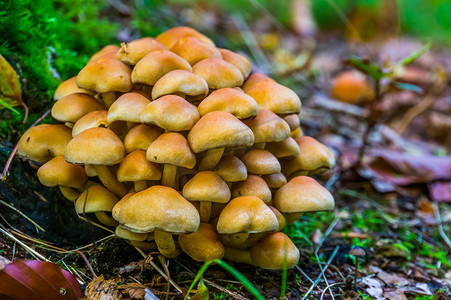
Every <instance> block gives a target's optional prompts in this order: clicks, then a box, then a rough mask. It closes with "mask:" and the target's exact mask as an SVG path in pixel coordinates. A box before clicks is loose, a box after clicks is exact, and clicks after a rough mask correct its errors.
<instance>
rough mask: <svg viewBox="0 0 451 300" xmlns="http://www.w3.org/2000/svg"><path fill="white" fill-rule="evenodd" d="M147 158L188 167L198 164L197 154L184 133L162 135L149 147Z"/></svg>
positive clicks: (160, 162) (161, 162) (156, 161)
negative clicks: (192, 149)
mask: <svg viewBox="0 0 451 300" xmlns="http://www.w3.org/2000/svg"><path fill="white" fill-rule="evenodd" d="M147 160H149V161H152V162H155V163H159V164H170V165H176V166H179V167H184V168H188V169H192V168H194V166H195V165H196V156H195V155H194V153H193V151H191V148H190V147H189V145H188V141H187V140H186V139H185V137H184V136H183V135H181V134H180V133H176V132H167V133H163V134H162V135H160V136H159V137H158V138H157V139H156V140H155V141H154V142H153V143H152V144H151V145H150V146H149V148H148V149H147Z"/></svg>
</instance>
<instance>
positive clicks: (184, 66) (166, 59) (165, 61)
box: [132, 50, 192, 85]
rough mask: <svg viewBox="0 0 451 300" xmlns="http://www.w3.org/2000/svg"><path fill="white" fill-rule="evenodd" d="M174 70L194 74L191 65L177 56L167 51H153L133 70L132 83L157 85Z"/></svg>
mask: <svg viewBox="0 0 451 300" xmlns="http://www.w3.org/2000/svg"><path fill="white" fill-rule="evenodd" d="M173 70H186V71H190V72H192V68H191V65H190V64H189V63H188V62H187V61H186V60H184V59H183V58H181V57H180V56H178V55H177V54H175V53H172V52H170V51H167V50H163V51H161V50H156V51H152V52H150V53H149V54H147V55H146V56H144V57H143V58H142V59H141V60H140V61H139V62H138V63H137V64H136V66H135V67H134V68H133V71H132V82H133V83H135V84H136V83H141V84H147V85H155V83H156V82H157V81H158V80H159V79H160V78H161V77H163V76H164V75H165V74H167V73H169V72H171V71H173Z"/></svg>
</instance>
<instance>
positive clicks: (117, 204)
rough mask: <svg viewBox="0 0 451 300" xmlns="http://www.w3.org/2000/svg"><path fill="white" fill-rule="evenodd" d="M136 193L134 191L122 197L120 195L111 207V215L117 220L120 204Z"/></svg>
mask: <svg viewBox="0 0 451 300" xmlns="http://www.w3.org/2000/svg"><path fill="white" fill-rule="evenodd" d="M134 194H136V192H128V193H127V194H126V195H125V196H124V197H122V198H121V199H120V200H119V201H118V202H117V203H116V204H115V205H114V207H113V210H112V211H111V215H112V216H113V218H114V219H115V220H119V212H120V211H121V207H122V205H123V204H124V203H125V202H127V201H128V199H129V198H130V197H131V196H133V195H134Z"/></svg>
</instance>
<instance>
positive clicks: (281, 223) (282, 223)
mask: <svg viewBox="0 0 451 300" xmlns="http://www.w3.org/2000/svg"><path fill="white" fill-rule="evenodd" d="M269 208H270V209H271V210H272V212H273V213H274V214H275V215H276V217H277V221H279V228H277V231H282V229H283V228H284V227H285V225H286V224H287V221H286V220H285V217H284V216H283V215H282V213H281V212H280V211H279V210H278V209H277V208H275V207H274V206H269Z"/></svg>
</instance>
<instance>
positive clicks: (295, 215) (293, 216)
mask: <svg viewBox="0 0 451 300" xmlns="http://www.w3.org/2000/svg"><path fill="white" fill-rule="evenodd" d="M303 215H304V213H289V214H285V220H286V221H287V224H288V225H289V224H293V223H294V222H296V221H297V220H299V219H300V218H301V217H302V216H303Z"/></svg>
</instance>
